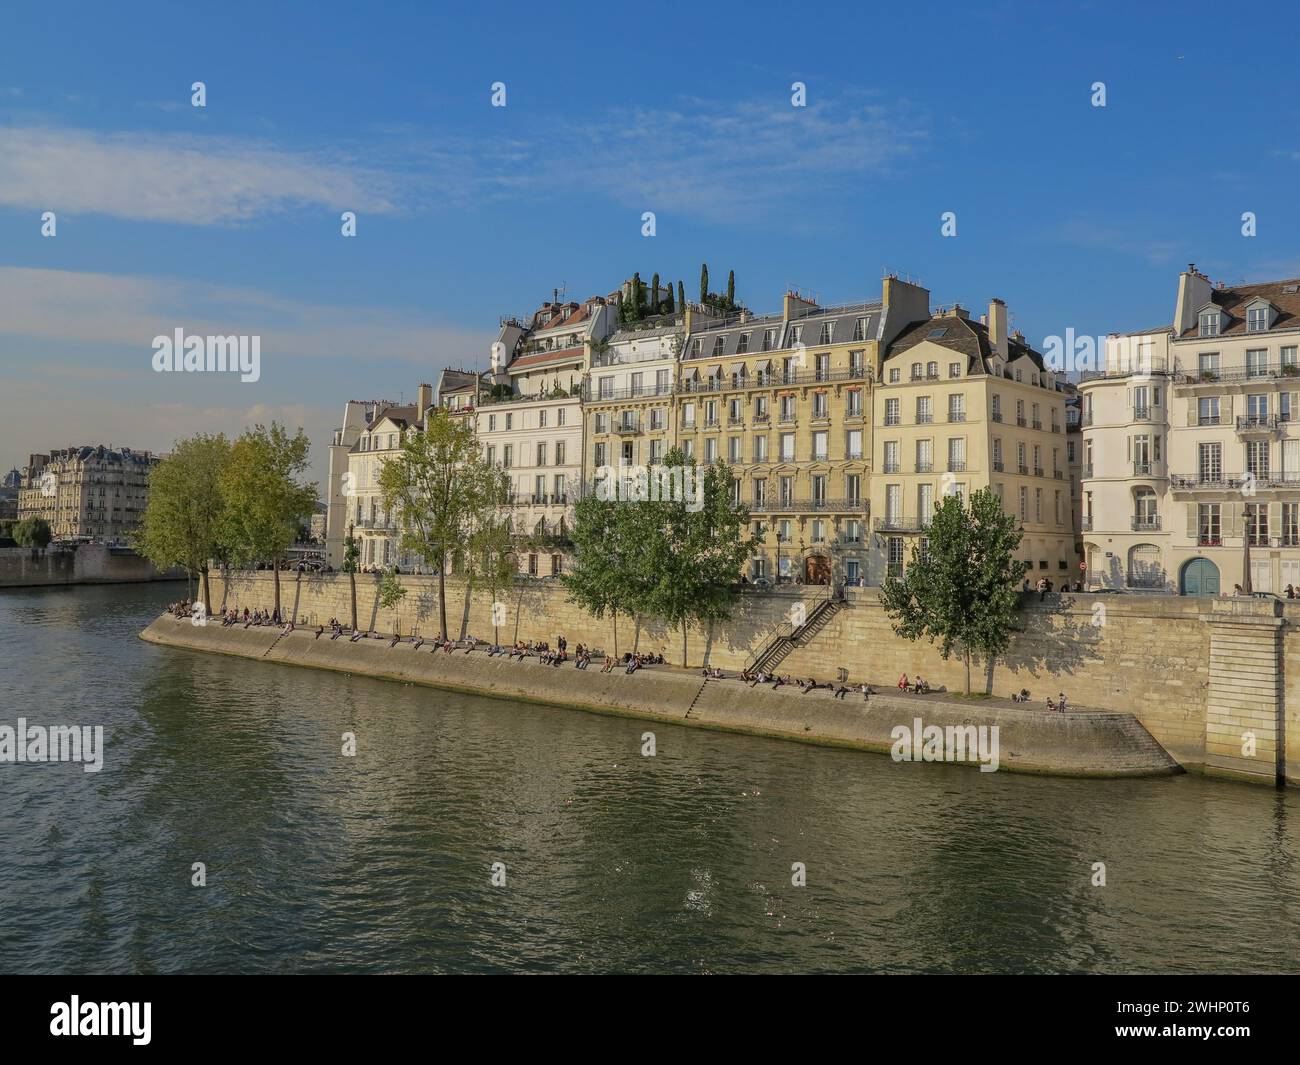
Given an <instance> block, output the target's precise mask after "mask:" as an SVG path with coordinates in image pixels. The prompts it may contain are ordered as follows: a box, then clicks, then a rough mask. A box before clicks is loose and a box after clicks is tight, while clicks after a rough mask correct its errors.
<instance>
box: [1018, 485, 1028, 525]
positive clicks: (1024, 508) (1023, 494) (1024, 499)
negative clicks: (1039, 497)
mask: <svg viewBox="0 0 1300 1065" xmlns="http://www.w3.org/2000/svg"><path fill="white" fill-rule="evenodd" d="M1020 520H1021V522H1022V523H1023V522H1026V521H1028V520H1029V489H1028V488H1021V489H1020Z"/></svg>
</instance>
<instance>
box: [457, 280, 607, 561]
mask: <svg viewBox="0 0 1300 1065" xmlns="http://www.w3.org/2000/svg"><path fill="white" fill-rule="evenodd" d="M616 314H617V302H616V300H615V299H613V298H612V297H605V296H593V297H591V298H590V299H588V300H587V301H586V302H585V303H573V302H569V303H561V302H560V301H559V300H558V298H557V299H555V300H553V301H551V302H549V303H544V304H543V305H542V306H541V308H540V309H539V310H538V311H537V312H536V313H534V314H533V315H532V317H531V318H530V319H529V320H528V321H527V322H521V321H519V320H518V319H513V318H510V319H505V320H504V321H503V322H502V325H501V332H500V334H499V335H498V338H497V341H496V343H495V344H493V346H492V362H491V367H490V369H489V370H488V372H487V373H486V374H484V375H483V379H482V390H481V394H480V398H479V402H478V411H477V414H476V419H475V420H476V428H477V433H478V439H479V443H480V445H481V446H482V447H483V449H484V454H485V456H486V458H487V460H488V461H489V462H491V463H493V464H495V465H498V466H500V467H501V468H502V469H503V470H505V471H506V473H507V475H508V476H509V478H510V487H511V504H512V520H513V527H514V531H515V534H516V535H517V536H519V537H520V539H521V546H520V550H519V556H518V557H519V566H520V569H521V570H522V571H523V572H525V573H527V574H529V575H530V576H535V577H551V576H558V575H559V574H560V573H561V572H562V571H563V567H564V554H565V548H566V544H567V539H566V538H567V534H568V532H569V530H571V529H572V528H573V506H574V503H575V502H576V501H577V499H578V494H579V492H580V491H581V487H582V453H583V428H584V427H583V410H582V399H581V393H582V382H583V379H584V377H585V374H586V369H587V365H588V363H589V360H590V358H591V350H592V346H593V345H599V344H600V342H601V341H603V340H604V338H605V337H606V336H608V335H609V333H610V332H611V331H612V329H613V326H614V320H615V317H616Z"/></svg>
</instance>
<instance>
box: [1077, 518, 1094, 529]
mask: <svg viewBox="0 0 1300 1065" xmlns="http://www.w3.org/2000/svg"><path fill="white" fill-rule="evenodd" d="M1079 527H1080V530H1081V531H1082V532H1092V516H1091V515H1088V514H1085V515H1084V516H1083V517H1082V518H1080V519H1079Z"/></svg>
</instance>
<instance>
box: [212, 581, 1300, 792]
mask: <svg viewBox="0 0 1300 1065" xmlns="http://www.w3.org/2000/svg"><path fill="white" fill-rule="evenodd" d="M356 580H357V615H358V623H359V624H360V626H361V627H362V628H367V629H368V628H374V629H377V630H378V631H381V632H401V633H403V634H410V633H415V632H418V633H421V634H424V635H426V636H427V635H436V634H437V632H438V611H437V605H438V600H437V581H436V579H435V578H433V577H413V576H403V577H402V578H401V581H402V584H403V586H404V587H405V588H406V589H407V595H406V597H405V598H404V599H403V600H402V601H401V602H400V603H399V604H398V605H397V606H396V607H394V608H392V609H384V608H382V607H381V606H380V605H379V578H378V577H377V576H376V575H374V574H357V577H356ZM281 581H282V603H283V606H284V608H285V609H286V610H287V611H290V612H291V613H292V616H293V617H294V618H295V619H296V620H297V621H298V622H299V623H300V624H320V623H323V622H326V621H328V620H329V618H331V617H337V618H338V619H339V620H340V621H342V622H343V623H344V624H345V625H346V624H347V623H348V621H349V618H350V606H349V601H350V600H349V590H348V579H347V576H346V575H344V574H330V575H316V574H295V573H291V574H282V575H281ZM466 591H467V589H466V587H465V585H464V584H463V583H462V582H460V581H451V580H449V581H448V583H447V619H448V628H449V631H450V633H451V635H452V636H453V637H455V636H458V635H460V634H461V633H462V631H464V632H466V633H468V634H469V635H472V636H474V637H477V638H479V639H494V638H495V639H499V640H500V641H501V642H503V643H513V642H514V641H516V640H532V641H537V640H546V641H548V642H550V643H551V644H552V645H553V644H554V642H555V639H556V637H557V636H558V635H560V634H563V635H564V636H565V637H566V638H567V639H568V641H569V645H570V647H571V648H572V647H573V646H574V645H576V644H578V643H584V644H587V645H589V646H592V647H595V648H597V649H599V650H601V651H613V650H614V649H615V647H616V646H617V650H618V652H619V653H623V652H625V651H629V650H637V651H641V652H646V653H662V654H664V656H665V657H666V658H667V659H668V661H670V662H672V663H674V664H680V662H681V660H682V637H681V633H680V631H672V632H670V631H668V630H667V629H666V628H665V627H664V626H663V625H662V624H660V623H658V622H656V621H654V620H650V619H641V618H634V617H629V616H626V615H620V616H619V617H618V618H617V622H616V623H615V620H614V619H612V618H611V617H609V616H606V617H605V618H594V617H591V616H590V615H588V614H587V613H586V612H585V611H583V610H581V609H580V608H579V607H577V606H576V605H574V604H573V603H570V602H568V600H567V597H566V595H565V593H564V590H563V588H562V587H560V586H559V585H558V584H556V583H554V582H551V581H546V580H541V581H531V582H527V583H522V584H519V585H516V586H515V587H513V588H511V589H510V590H509V591H508V592H503V593H500V594H499V595H498V596H497V597H496V599H495V602H496V603H498V604H500V605H499V606H498V608H497V611H496V617H497V619H498V620H502V621H503V622H504V623H503V624H501V625H500V626H499V627H497V628H496V629H494V627H493V616H494V612H493V606H494V599H493V597H492V596H491V595H489V594H488V593H487V592H486V591H484V590H482V589H475V590H473V591H472V592H471V594H470V595H469V596H468V603H467V602H466V598H467V597H466ZM824 592H825V589H820V588H812V587H804V588H799V587H795V588H783V589H781V590H779V591H768V592H746V593H745V594H744V595H742V596H741V599H740V602H739V604H738V605H737V607H736V609H735V611H734V613H733V617H732V619H731V620H730V621H728V622H726V623H724V624H721V625H718V626H715V627H714V628H713V630H712V631H699V630H696V629H692V630H690V632H689V633H688V638H687V643H686V657H687V661H688V663H689V664H690V665H691V666H695V667H698V666H699V665H700V664H702V663H706V662H707V663H708V664H710V665H714V666H718V667H720V668H722V669H723V670H738V669H741V668H742V667H744V666H745V665H746V664H747V663H748V662H749V661H751V656H752V655H753V654H754V652H756V651H757V650H759V649H761V648H762V647H764V646H765V645H766V644H767V643H768V641H769V640H770V639H771V638H772V636H773V635H774V634H775V633H776V632H777V631H778V630H779V629H780V628H781V627H782V626H783V625H785V624H786V623H787V621H788V618H789V616H790V612H791V609H792V608H793V607H794V606H795V604H796V603H799V602H803V603H804V604H805V608H806V609H807V610H811V609H812V607H813V605H814V603H815V601H816V599H817V598H818V596H819V594H824ZM212 597H213V604H212V605H213V608H214V609H220V608H221V607H222V606H223V605H224V606H233V607H237V608H239V609H241V610H242V609H243V607H245V606H248V607H250V608H251V607H269V606H270V605H271V603H272V601H273V600H272V591H271V575H270V574H269V573H238V574H232V575H231V576H230V578H229V582H228V583H227V582H226V581H225V580H223V578H222V577H221V576H220V575H217V574H214V575H213V583H212ZM1020 620H1021V623H1020V626H1019V631H1018V632H1017V633H1016V635H1015V637H1014V638H1013V640H1012V644H1011V647H1010V649H1009V650H1008V652H1007V653H1006V654H1004V655H1002V656H1001V657H999V658H998V659H997V660H996V661H995V662H994V663H992V665H991V666H989V665H988V664H987V663H983V662H976V663H974V664H973V666H972V676H971V687H972V691H986V692H989V693H991V694H994V695H998V696H1007V695H1010V694H1011V693H1012V692H1016V691H1019V690H1020V689H1022V688H1026V689H1028V690H1029V692H1030V695H1031V700H1032V702H1033V704H1035V705H1037V706H1040V707H1041V706H1043V705H1044V701H1045V700H1046V699H1047V698H1048V697H1049V696H1050V697H1052V698H1055V697H1056V695H1057V693H1058V692H1064V693H1065V694H1066V696H1067V698H1068V700H1069V702H1070V704H1071V705H1074V706H1080V707H1088V708H1095V709H1102V710H1109V711H1115V712H1120V713H1131V714H1132V715H1133V716H1134V717H1136V718H1137V720H1138V721H1140V722H1141V723H1142V725H1143V726H1144V727H1145V728H1146V729H1147V730H1149V732H1150V733H1151V735H1152V736H1154V737H1155V739H1156V740H1157V741H1158V742H1159V743H1160V745H1161V746H1162V747H1163V748H1164V749H1165V750H1166V751H1168V752H1169V754H1170V755H1172V756H1173V757H1174V758H1175V759H1177V761H1178V762H1179V763H1180V764H1182V765H1183V766H1185V767H1187V768H1190V769H1194V770H1198V771H1204V772H1207V773H1212V774H1220V775H1225V776H1231V777H1238V778H1242V779H1248V780H1253V781H1257V782H1261V783H1269V784H1276V783H1281V782H1283V781H1285V782H1288V783H1296V784H1300V720H1297V716H1298V715H1300V631H1298V630H1300V602H1296V603H1286V602H1276V601H1270V600H1261V599H1208V598H1207V599H1198V598H1190V597H1176V596H1167V595H1164V596H1162V595H1087V594H1072V593H1067V594H1053V595H1049V596H1047V597H1046V598H1045V599H1044V600H1042V601H1040V600H1039V597H1038V596H1037V594H1030V595H1027V596H1026V597H1025V602H1024V609H1023V610H1022V612H1021V615H1020ZM615 624H617V639H616V638H615ZM1293 658H1294V659H1295V661H1296V663H1297V667H1296V669H1294V670H1293V669H1289V668H1288V665H1289V663H1290V661H1291V660H1292V659H1293ZM779 670H780V672H782V673H789V674H791V675H792V676H795V677H808V676H811V677H815V678H816V679H818V680H819V681H823V682H825V681H829V680H836V679H840V678H843V679H846V680H847V681H848V682H849V683H858V682H861V681H867V682H869V683H872V684H875V685H877V686H878V687H888V686H892V685H893V684H895V683H896V681H897V679H898V677H899V674H901V673H904V672H906V673H907V674H908V676H909V677H915V676H917V675H918V674H919V675H921V676H923V677H924V678H925V679H926V680H927V681H929V683H930V684H931V685H932V686H944V687H946V688H947V689H948V690H950V691H951V690H956V691H961V690H962V688H963V685H964V679H965V670H964V666H963V664H962V662H961V661H960V660H959V659H957V658H955V657H954V658H951V659H949V660H946V661H945V660H944V659H943V658H942V657H941V656H940V654H939V652H938V649H937V648H936V647H934V646H931V645H930V644H929V643H927V642H925V641H920V642H914V641H908V640H904V639H902V638H900V637H898V636H897V635H896V634H895V633H894V632H893V629H892V627H891V625H890V622H889V618H888V616H887V615H886V614H885V612H884V610H883V609H882V608H881V607H880V605H879V601H878V592H877V590H876V589H873V588H853V589H848V590H847V593H846V601H845V603H844V604H843V605H842V606H841V607H840V608H839V609H838V611H837V612H836V613H835V614H834V615H833V616H832V617H831V618H830V620H829V622H828V623H827V624H826V625H825V626H824V627H823V628H821V629H820V631H818V632H817V633H816V635H815V636H813V637H812V638H811V639H810V640H809V641H808V642H807V643H806V644H804V645H802V646H798V647H796V648H795V649H794V651H793V652H792V653H791V654H790V655H789V656H788V657H787V658H786V659H785V660H784V661H783V662H782V663H781V664H780V667H779ZM1288 696H1289V698H1288ZM1288 706H1290V707H1293V708H1295V709H1293V710H1290V711H1288V709H1287V707H1288ZM1288 726H1289V727H1288Z"/></svg>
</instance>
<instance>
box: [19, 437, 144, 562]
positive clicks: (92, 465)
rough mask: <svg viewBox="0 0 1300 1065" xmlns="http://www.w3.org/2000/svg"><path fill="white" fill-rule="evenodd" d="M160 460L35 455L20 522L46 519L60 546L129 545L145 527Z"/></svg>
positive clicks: (108, 451) (118, 453)
mask: <svg viewBox="0 0 1300 1065" xmlns="http://www.w3.org/2000/svg"><path fill="white" fill-rule="evenodd" d="M158 461H159V459H158V456H156V455H152V454H150V453H149V452H148V451H133V450H132V449H131V448H126V447H124V448H116V449H114V448H108V447H104V446H103V445H102V444H101V445H99V446H98V447H72V448H65V449H63V450H60V451H52V452H50V453H49V454H48V455H47V454H38V455H31V456H30V457H29V458H28V460H27V465H26V466H25V467H24V468H23V470H22V471H21V484H20V487H19V489H18V518H19V519H20V520H22V519H24V518H30V517H40V518H44V519H45V520H46V521H47V522H49V524H50V529H51V531H52V533H53V535H54V538H55V539H56V540H72V539H87V540H103V541H117V542H124V541H126V540H127V539H128V537H129V536H130V535H131V533H133V532H134V531H135V530H136V529H137V528H138V527H139V525H140V521H141V519H142V518H143V516H144V508H145V503H146V502H147V500H148V497H149V472H150V471H151V470H152V469H153V468H154V466H156V465H157V464H158Z"/></svg>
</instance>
